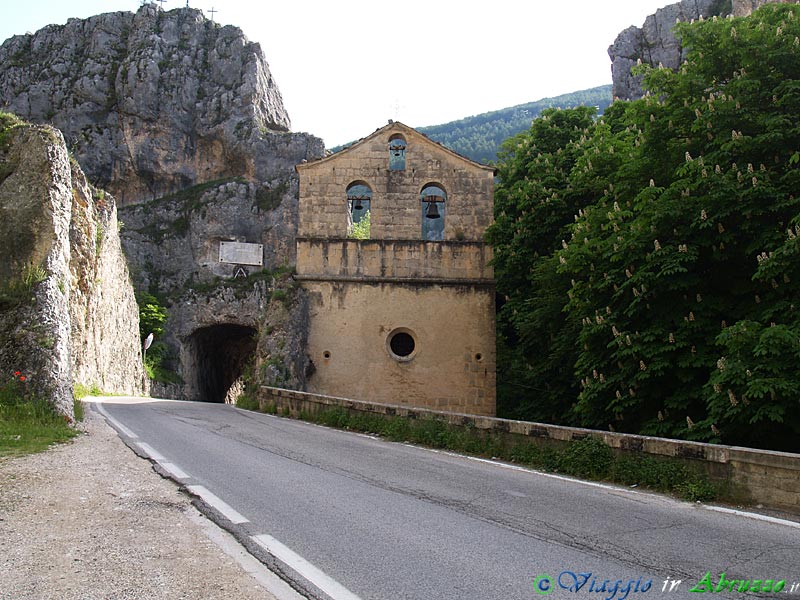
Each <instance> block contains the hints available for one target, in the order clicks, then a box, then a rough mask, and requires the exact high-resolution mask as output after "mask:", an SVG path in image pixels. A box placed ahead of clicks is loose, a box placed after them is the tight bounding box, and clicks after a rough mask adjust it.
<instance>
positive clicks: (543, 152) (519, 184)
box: [487, 4, 800, 449]
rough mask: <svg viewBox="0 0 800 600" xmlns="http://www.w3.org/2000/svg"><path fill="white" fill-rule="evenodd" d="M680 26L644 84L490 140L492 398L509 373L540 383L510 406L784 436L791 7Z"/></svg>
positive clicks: (798, 43)
mask: <svg viewBox="0 0 800 600" xmlns="http://www.w3.org/2000/svg"><path fill="white" fill-rule="evenodd" d="M676 27H677V29H676V31H677V34H678V35H679V37H680V38H681V39H682V43H683V46H684V48H686V49H687V61H686V63H685V64H684V65H683V66H682V67H681V68H680V69H679V70H678V71H677V72H673V71H671V70H668V69H663V68H659V69H646V68H644V69H643V70H644V71H645V86H646V88H647V89H649V90H650V95H648V96H647V97H645V98H643V99H641V100H638V101H635V102H617V103H615V104H614V105H612V106H611V107H610V108H609V109H608V110H607V111H606V113H605V115H604V116H603V117H602V118H601V119H600V120H599V121H598V122H597V123H596V124H593V125H590V126H583V128H582V129H581V137H580V139H576V136H574V135H573V136H570V135H567V136H566V139H565V138H564V137H563V136H562V135H560V134H561V133H564V131H565V130H568V129H569V128H568V127H567V128H564V127H560V126H557V124H558V123H562V122H563V121H560V120H559V118H557V117H556V114H545V115H544V116H543V118H542V119H539V120H537V121H536V122H534V125H533V127H532V128H531V132H530V133H529V134H525V137H520V136H518V137H517V138H512V140H511V142H510V145H507V146H506V150H505V153H504V154H503V155H502V156H501V164H500V168H499V173H500V178H501V183H500V184H499V186H498V188H497V193H496V199H497V204H496V213H497V214H496V224H495V226H493V228H491V229H490V231H489V233H488V235H487V238H488V239H489V241H490V242H491V243H492V244H493V245H494V246H495V256H496V259H495V261H496V263H495V264H496V275H497V280H498V290H499V291H500V292H501V293H502V294H504V295H506V296H508V301H507V302H506V304H505V306H504V307H503V309H502V310H501V312H500V317H499V324H500V327H499V329H500V332H501V334H502V335H501V342H502V343H501V347H500V349H499V351H498V355H499V356H500V357H501V362H502V361H503V360H504V358H507V359H508V360H507V364H508V365H511V366H510V367H508V368H509V369H512V370H511V371H506V370H504V367H503V366H501V368H500V369H499V379H500V382H499V385H498V390H499V399H500V398H503V397H504V396H503V390H504V387H505V386H506V385H507V383H506V382H505V381H504V380H505V379H506V378H513V379H514V382H515V383H517V382H518V383H522V384H524V385H530V387H535V388H536V389H535V390H530V392H529V393H527V394H525V395H523V396H522V398H520V397H516V398H513V399H512V400H511V402H510V408H508V407H506V408H508V412H509V413H514V411H515V410H516V411H518V412H519V411H522V412H524V413H525V416H529V415H532V416H537V415H541V414H544V415H545V416H546V415H547V414H548V413H549V414H551V415H562V416H563V420H564V421H566V422H570V423H572V424H580V425H585V426H590V427H597V428H611V429H616V430H622V431H631V432H642V433H647V434H655V435H666V436H677V437H685V438H689V439H699V440H712V441H722V442H725V443H735V444H747V445H755V446H761V447H775V448H782V449H792V448H796V444H797V442H796V439H797V435H798V434H799V433H800V418H798V416H797V414H798V412H797V409H798V408H800V392H799V391H798V390H800V382H798V374H797V368H796V364H797V358H798V357H800V345H799V344H800V319H799V318H798V312H797V307H796V299H797V298H798V297H800V290H798V288H797V286H798V282H800V266H798V265H799V263H800V261H798V260H797V259H798V252H799V251H798V242H797V237H798V235H800V229H798V224H799V223H800V202H798V200H797V199H796V197H795V194H796V193H797V189H798V183H800V181H798V178H800V170H798V165H799V164H800V60H798V58H800V7H797V6H795V5H785V4H770V5H766V6H764V7H762V8H761V9H759V10H758V11H756V12H755V13H754V14H753V15H752V16H750V17H747V18H738V19H713V20H709V21H703V22H697V23H694V24H683V25H678V26H676ZM561 112H564V113H566V114H564V116H563V117H560V118H561V119H568V118H569V117H574V113H569V111H559V113H558V114H561ZM548 140H552V145H548V144H547V141H548ZM526 144H529V145H531V146H532V149H531V151H529V149H528V147H527V146H526ZM569 222H572V223H571V224H570V225H569V226H568V227H567V223H569ZM565 227H566V229H565ZM562 240H563V241H562ZM503 344H505V345H503ZM504 353H508V354H509V356H508V357H504ZM557 365H558V366H560V370H559V369H558V368H557ZM570 370H571V371H572V375H571V376H570V375H569V374H568V373H566V372H567V371H570ZM542 390H545V391H544V392H543V391H542ZM504 402H505V401H504ZM501 406H504V405H503V404H501ZM550 420H556V421H557V417H551V418H550ZM765 432H768V433H767V434H766V435H765Z"/></svg>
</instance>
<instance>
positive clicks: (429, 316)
mask: <svg viewBox="0 0 800 600" xmlns="http://www.w3.org/2000/svg"><path fill="white" fill-rule="evenodd" d="M304 287H305V288H306V289H307V290H308V297H309V317H310V322H311V328H310V333H309V337H308V354H309V356H310V357H311V360H312V361H313V363H314V366H315V368H316V369H315V372H314V375H313V376H312V377H311V378H310V379H309V382H308V385H307V389H308V390H309V391H311V392H318V393H325V394H330V395H333V396H344V397H348V398H359V399H363V400H372V401H375V402H390V403H393V404H400V405H409V406H426V407H431V408H438V409H442V410H452V411H457V412H467V413H473V414H481V415H494V414H495V342H494V340H495V329H494V326H495V324H494V290H493V289H492V288H491V287H490V288H488V289H487V288H479V287H459V286H448V285H436V284H434V285H397V284H394V283H383V284H370V283H333V282H326V281H318V282H309V281H306V282H305V283H304ZM397 330H402V331H405V332H407V333H409V334H410V335H411V336H412V337H413V338H414V341H415V350H414V352H413V353H412V355H411V356H410V357H409V360H399V359H398V358H396V357H393V355H392V353H391V351H390V349H389V339H390V337H391V335H392V334H393V332H395V331H397Z"/></svg>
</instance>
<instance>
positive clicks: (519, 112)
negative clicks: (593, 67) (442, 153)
mask: <svg viewBox="0 0 800 600" xmlns="http://www.w3.org/2000/svg"><path fill="white" fill-rule="evenodd" d="M611 100H612V98H611V85H610V84H609V85H603V86H600V87H596V88H591V89H588V90H582V91H579V92H573V93H571V94H564V95H562V96H556V97H554V98H543V99H542V100H537V101H536V102H528V103H527V104H520V105H519V106H512V107H511V108H504V109H502V110H496V111H493V112H488V113H484V114H481V115H477V116H474V117H467V118H466V119H461V120H460V121H452V122H450V123H445V124H443V125H434V126H431V127H419V128H418V131H420V132H422V133H424V134H425V135H427V136H428V137H429V138H431V139H432V140H435V141H437V142H439V143H441V144H442V145H444V146H447V147H448V148H450V149H451V150H454V151H455V152H458V153H459V154H461V155H462V156H466V157H467V158H471V159H472V160H474V161H477V162H480V163H484V164H486V163H489V162H490V161H494V160H496V159H497V151H498V150H499V149H500V145H501V144H502V143H503V142H504V141H505V140H506V139H508V138H510V137H511V136H513V135H516V134H518V133H519V132H521V131H525V130H527V129H529V128H530V126H531V121H532V120H533V119H535V118H536V117H538V116H539V114H541V112H542V111H543V110H544V109H546V108H573V107H576V106H594V107H597V110H598V112H599V113H601V114H602V113H603V111H604V110H605V109H606V108H607V107H608V106H609V105H610V104H611Z"/></svg>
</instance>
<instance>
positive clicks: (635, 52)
mask: <svg viewBox="0 0 800 600" xmlns="http://www.w3.org/2000/svg"><path fill="white" fill-rule="evenodd" d="M783 1H788V0H732V1H731V0H681V2H677V3H675V4H670V5H668V6H665V7H664V8H660V9H658V10H657V11H656V13H655V14H654V15H650V16H649V17H647V19H645V22H644V25H643V26H642V27H641V28H640V27H629V28H628V29H626V30H625V31H623V32H622V33H620V34H619V35H618V36H617V39H616V40H615V41H614V43H613V44H612V45H611V46H610V47H609V49H608V55H609V57H610V58H611V76H612V81H613V89H612V93H613V96H614V97H615V98H619V99H621V100H635V99H636V98H641V97H642V95H643V91H642V81H641V77H637V76H635V75H633V74H632V73H631V68H632V67H634V66H635V65H636V64H637V62H638V61H640V60H641V61H642V63H645V64H649V65H652V66H654V67H655V66H658V65H659V64H662V65H663V66H665V67H667V68H669V69H677V68H678V67H679V66H680V65H681V63H683V60H684V58H685V54H684V50H683V48H682V47H681V44H680V42H679V41H678V39H677V38H676V37H675V35H674V34H673V33H672V28H673V27H674V26H675V23H676V22H678V21H680V22H686V21H691V20H693V19H699V18H700V17H703V18H709V17H713V16H727V15H728V14H733V15H735V16H739V17H741V16H747V15H749V14H751V13H752V12H753V11H754V10H756V9H757V8H759V7H760V6H762V5H764V4H769V3H771V2H783Z"/></svg>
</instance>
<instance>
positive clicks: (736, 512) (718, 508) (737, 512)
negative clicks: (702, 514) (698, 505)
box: [703, 504, 800, 529]
mask: <svg viewBox="0 0 800 600" xmlns="http://www.w3.org/2000/svg"><path fill="white" fill-rule="evenodd" d="M703 508H705V509H706V510H713V511H714V512H721V513H725V514H729V515H737V516H739V517H748V518H750V519H756V520H757V521H766V522H767V523H775V524H776V525H786V526H788V527H794V528H795V529H800V523H798V522H796V521H787V520H786V519H779V518H777V517H769V516H767V515H760V514H758V513H751V512H747V511H744V510H736V509H734V508H725V507H724V506H708V505H706V504H704V505H703Z"/></svg>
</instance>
